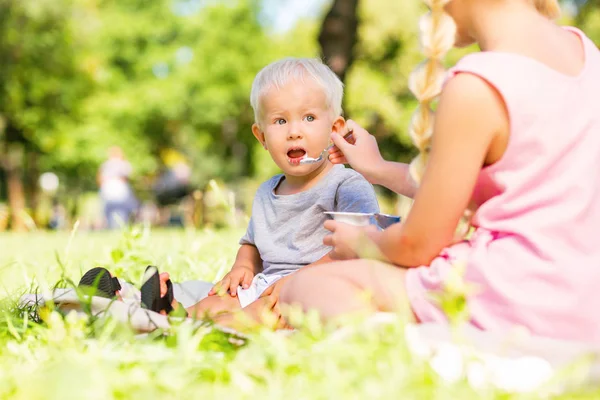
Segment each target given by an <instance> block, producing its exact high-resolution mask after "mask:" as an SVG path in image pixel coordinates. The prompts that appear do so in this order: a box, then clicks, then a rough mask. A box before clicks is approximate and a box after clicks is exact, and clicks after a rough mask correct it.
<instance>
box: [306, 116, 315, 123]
mask: <svg viewBox="0 0 600 400" xmlns="http://www.w3.org/2000/svg"><path fill="white" fill-rule="evenodd" d="M306 120H307V121H308V122H313V121H314V120H315V117H313V116H312V115H307V116H306Z"/></svg>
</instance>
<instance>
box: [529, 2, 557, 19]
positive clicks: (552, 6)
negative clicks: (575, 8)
mask: <svg viewBox="0 0 600 400" xmlns="http://www.w3.org/2000/svg"><path fill="white" fill-rule="evenodd" d="M533 4H534V5H535V8H536V9H537V10H538V12H539V13H540V14H542V15H544V16H545V17H548V18H550V19H557V18H558V17H560V5H559V4H558V1H557V0H533Z"/></svg>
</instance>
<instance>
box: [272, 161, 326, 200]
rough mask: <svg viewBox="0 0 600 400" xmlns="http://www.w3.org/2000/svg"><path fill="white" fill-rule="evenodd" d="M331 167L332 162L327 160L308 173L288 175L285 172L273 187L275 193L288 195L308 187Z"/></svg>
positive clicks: (316, 181) (315, 182) (321, 177)
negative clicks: (275, 186)
mask: <svg viewBox="0 0 600 400" xmlns="http://www.w3.org/2000/svg"><path fill="white" fill-rule="evenodd" d="M331 168H333V164H332V163H330V162H329V161H325V162H324V163H323V164H321V165H320V166H319V168H317V169H316V170H314V171H312V172H311V173H310V174H308V175H304V176H290V175H288V174H285V179H284V180H283V181H282V182H281V184H279V186H278V187H277V188H276V189H275V194H278V195H290V194H296V193H300V192H304V191H305V190H308V189H310V188H311V187H313V186H314V185H316V184H317V183H318V182H319V181H320V180H321V179H323V177H324V176H325V175H327V172H329V170H331Z"/></svg>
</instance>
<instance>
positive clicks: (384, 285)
mask: <svg viewBox="0 0 600 400" xmlns="http://www.w3.org/2000/svg"><path fill="white" fill-rule="evenodd" d="M405 276H406V270H405V269H403V268H399V267H395V266H392V265H389V264H385V263H382V262H378V261H370V260H351V261H340V262H335V263H330V264H324V265H319V266H315V267H311V268H307V269H304V270H300V271H298V272H296V273H294V274H293V276H291V278H290V280H289V281H288V282H287V283H286V285H285V286H284V287H283V289H282V291H281V294H280V300H281V301H282V303H284V304H288V305H300V306H301V307H302V310H303V311H304V312H307V311H310V310H315V309H316V310H317V311H318V312H319V314H320V316H321V318H323V319H324V320H332V319H335V318H337V317H342V316H344V315H348V314H363V315H369V314H373V313H375V312H378V311H389V312H402V313H403V315H406V318H407V320H408V321H410V322H414V321H415V320H416V318H415V316H414V314H413V313H412V310H411V308H410V303H409V301H408V297H407V295H406V289H405Z"/></svg>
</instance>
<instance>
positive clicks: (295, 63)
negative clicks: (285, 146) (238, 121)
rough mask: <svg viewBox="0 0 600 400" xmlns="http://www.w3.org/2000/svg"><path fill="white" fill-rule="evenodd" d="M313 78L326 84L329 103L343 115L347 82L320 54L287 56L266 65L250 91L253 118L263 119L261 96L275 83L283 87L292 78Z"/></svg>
mask: <svg viewBox="0 0 600 400" xmlns="http://www.w3.org/2000/svg"><path fill="white" fill-rule="evenodd" d="M306 79H312V80H314V81H315V82H316V83H317V84H318V85H320V86H321V87H322V88H323V92H324V93H325V96H326V98H327V105H328V106H329V108H330V109H331V110H332V111H333V113H334V114H335V115H336V116H338V115H342V97H343V96H344V84H343V83H342V81H340V78H339V77H338V76H337V75H336V74H335V73H334V72H333V71H332V70H331V69H330V68H329V67H328V66H327V65H325V64H324V63H323V62H322V61H321V60H320V59H318V58H295V57H287V58H283V59H281V60H278V61H275V62H273V63H271V64H269V65H267V66H266V67H264V68H263V69H262V70H261V71H260V72H259V73H258V74H257V75H256V77H255V78H254V82H253V83H252V90H251V93H250V104H251V105H252V108H253V109H254V119H255V122H256V123H260V117H261V98H262V97H263V96H264V95H265V93H266V92H267V91H269V90H270V89H271V88H273V87H275V88H277V89H280V88H281V87H283V86H285V85H286V84H287V83H289V82H290V81H293V80H298V81H301V82H305V80H306Z"/></svg>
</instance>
